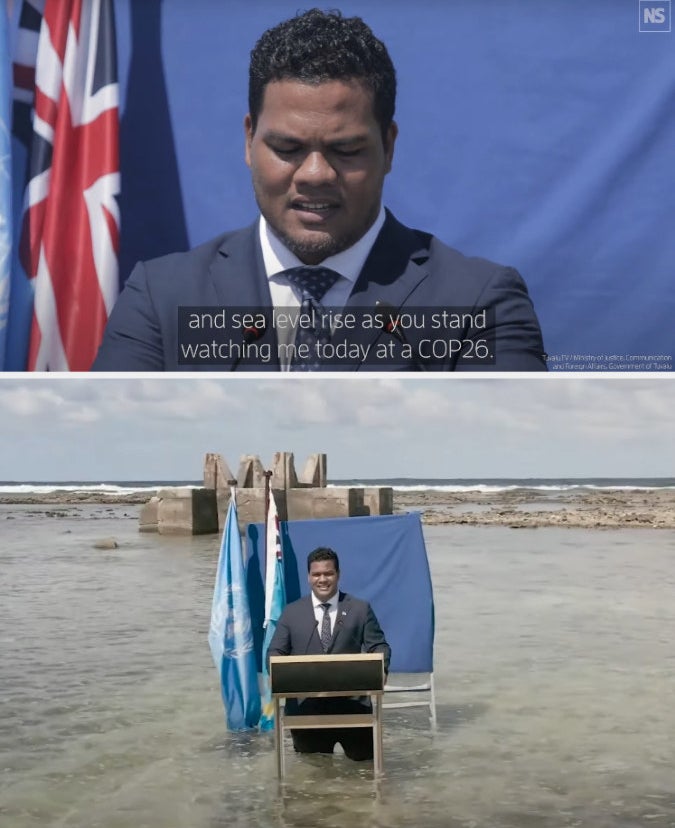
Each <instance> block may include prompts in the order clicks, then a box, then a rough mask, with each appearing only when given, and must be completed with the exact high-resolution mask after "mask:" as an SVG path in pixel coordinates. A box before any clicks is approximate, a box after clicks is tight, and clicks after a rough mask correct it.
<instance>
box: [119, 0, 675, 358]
mask: <svg viewBox="0 0 675 828" xmlns="http://www.w3.org/2000/svg"><path fill="white" fill-rule="evenodd" d="M311 5H312V4H311V3H307V4H304V6H303V4H300V6H299V5H298V3H297V0H290V2H285V0H256V2H255V3H251V2H250V0H227V2H222V0H191V2H186V1H185V0H116V14H117V26H118V41H119V54H120V81H121V93H122V114H123V117H122V144H121V152H122V176H123V180H122V205H121V206H122V227H123V229H122V251H121V274H122V278H126V276H127V275H128V274H129V271H130V269H131V267H132V265H133V263H134V262H135V261H136V260H137V259H141V258H147V257H150V256H155V255H158V254H161V253H165V252H169V251H172V250H177V249H184V248H187V247H188V246H193V245H195V244H198V243H200V242H202V241H204V240H206V239H208V238H210V237H212V236H215V235H217V234H218V233H221V232H223V231H224V230H227V229H233V228H236V227H241V226H244V225H246V224H248V223H249V222H250V221H251V220H252V219H253V218H254V217H255V216H256V213H257V210H256V205H255V202H254V200H253V196H252V192H251V186H250V179H249V173H248V169H247V168H246V166H245V164H244V158H243V127H242V121H243V117H244V115H245V113H246V111H247V103H246V94H247V69H248V55H249V52H250V49H251V48H252V47H253V45H254V43H255V41H256V39H257V38H258V37H259V36H260V34H261V33H262V32H263V30H264V29H266V28H268V27H269V26H270V25H273V24H275V23H277V22H279V21H280V20H282V19H285V18H286V17H288V16H291V15H292V14H294V13H295V12H296V10H297V9H298V8H299V7H309V6H311ZM318 5H320V6H322V7H326V8H328V7H331V6H333V7H334V6H339V7H340V8H341V10H342V11H343V13H344V14H347V15H351V14H359V15H361V16H362V17H363V18H364V19H365V20H366V22H368V23H369V24H370V25H371V27H372V28H373V30H374V31H375V33H376V34H377V35H378V36H379V37H380V38H381V39H383V40H384V41H385V43H386V44H387V46H388V48H389V50H390V52H391V55H392V58H393V60H394V62H395V64H396V67H397V71H398V77H399V96H398V107H397V116H396V117H397V121H398V124H399V127H400V136H399V139H398V143H397V147H396V155H395V158H394V168H393V171H392V173H391V174H390V175H389V176H388V179H387V182H386V185H385V202H386V204H387V205H388V206H389V207H390V208H391V209H392V211H393V212H394V213H395V214H396V215H397V217H398V218H399V219H401V220H402V221H404V222H405V223H407V224H409V225H412V226H414V227H417V228H420V229H424V230H428V231H431V232H433V233H434V234H436V235H437V236H439V237H440V238H441V239H442V240H443V241H445V242H447V243H448V244H450V245H452V246H455V247H457V248H459V249H460V250H462V251H463V252H465V253H467V254H472V255H473V254H475V255H482V256H486V257H488V258H492V259H495V260H497V261H500V262H502V263H504V264H510V265H514V266H515V267H517V268H518V269H519V270H520V271H521V273H522V274H523V276H524V277H525V279H526V281H527V283H528V285H529V287H530V291H531V294H532V297H533V299H534V303H535V307H536V309H537V312H538V314H539V317H540V321H541V324H542V329H543V332H544V340H545V344H546V350H547V351H548V352H549V354H550V355H551V361H550V363H549V365H550V367H551V368H554V369H555V368H561V367H562V368H564V367H565V363H566V362H567V363H569V365H570V366H571V367H586V368H590V369H596V368H597V369H602V368H605V367H609V366H612V364H614V365H617V364H620V365H623V364H626V362H627V360H623V361H621V360H615V361H614V363H612V362H611V361H609V360H607V359H600V358H599V359H590V360H589V359H586V360H584V359H567V358H566V356H565V355H568V356H569V357H574V356H575V355H579V356H580V357H588V356H596V357H603V356H604V357H609V356H618V357H629V356H631V355H633V356H642V355H645V356H666V357H669V358H671V360H672V357H673V354H674V352H675V333H674V331H675V325H673V319H674V318H675V290H674V288H673V284H674V281H675V233H673V232H672V222H673V215H675V175H674V166H675V152H674V150H673V147H675V40H674V38H675V34H673V33H668V32H665V31H651V32H640V31H639V23H640V16H639V11H640V4H639V0H596V2H593V3H576V2H575V3H570V2H569V0H536V1H535V0H481V2H478V0H420V1H419V2H417V3H411V2H409V0H388V2H386V3H385V2H382V0H361V2H342V3H331V4H329V6H326V5H325V4H323V3H319V4H318ZM654 5H659V4H658V3H655V4H654ZM661 5H664V4H661ZM652 28H654V26H652ZM656 28H657V29H663V28H664V27H663V26H658V25H657V26H656ZM653 362H654V363H655V364H656V363H657V362H658V361H657V360H654V361H653ZM643 363H644V364H643ZM649 363H650V361H649V360H634V365H635V366H642V367H643V368H650V367H651V366H650V364H649ZM658 364H660V365H666V366H667V365H670V367H672V361H671V362H670V363H668V361H667V360H666V361H663V360H661V361H660V362H658Z"/></svg>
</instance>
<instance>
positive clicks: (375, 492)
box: [363, 486, 394, 515]
mask: <svg viewBox="0 0 675 828" xmlns="http://www.w3.org/2000/svg"><path fill="white" fill-rule="evenodd" d="M363 506H364V509H365V513H366V514H367V515H393V514H394V490H393V489H392V488H391V486H366V488H365V489H363Z"/></svg>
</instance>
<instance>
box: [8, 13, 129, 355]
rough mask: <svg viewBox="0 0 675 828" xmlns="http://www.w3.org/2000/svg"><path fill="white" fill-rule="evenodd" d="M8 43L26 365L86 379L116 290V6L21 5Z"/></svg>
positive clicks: (118, 182) (117, 224)
mask: <svg viewBox="0 0 675 828" xmlns="http://www.w3.org/2000/svg"><path fill="white" fill-rule="evenodd" d="M17 43H18V50H17V56H16V57H15V61H14V96H15V124H14V132H15V134H16V135H17V137H19V138H20V139H22V140H23V141H24V142H25V143H26V145H27V147H28V174H27V184H26V190H25V194H24V205H23V220H22V228H21V240H20V246H19V258H20V261H21V266H22V268H23V270H24V271H25V274H26V276H27V277H28V278H29V279H30V280H31V283H32V284H33V288H34V300H33V318H32V324H31V330H30V345H29V352H28V364H27V366H26V367H27V368H28V370H34V371H54V370H56V371H87V370H89V368H90V367H91V363H92V362H93V360H94V357H95V355H96V351H97V349H98V345H99V343H100V341H101V337H102V335H103V330H104V328H105V324H106V321H107V319H108V315H109V313H110V311H111V310H112V307H113V304H114V303H115V300H116V298H117V294H118V266H117V254H118V250H119V224H120V216H119V207H118V204H117V200H116V196H117V195H118V194H119V190H120V174H119V145H118V144H119V88H118V83H117V53H116V43H115V21H114V12H113V0H23V3H22V9H21V20H20V24H19V32H18V38H17ZM31 45H33V48H32V50H31V48H30V47H31ZM22 110H23V112H22ZM29 115H30V116H31V118H30V120H28V117H29ZM10 312H11V311H10Z"/></svg>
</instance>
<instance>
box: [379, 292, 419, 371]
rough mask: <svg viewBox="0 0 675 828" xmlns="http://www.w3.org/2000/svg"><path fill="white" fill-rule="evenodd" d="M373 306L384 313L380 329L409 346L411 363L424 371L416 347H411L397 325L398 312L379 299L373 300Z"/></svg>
mask: <svg viewBox="0 0 675 828" xmlns="http://www.w3.org/2000/svg"><path fill="white" fill-rule="evenodd" d="M375 307H376V308H377V310H378V311H380V312H381V313H382V314H383V315H384V321H383V322H382V330H383V331H384V332H385V333H388V334H389V335H390V336H393V337H394V339H396V340H398V342H400V343H401V345H407V346H408V347H409V348H410V353H411V356H412V362H413V365H414V366H415V367H416V368H417V370H418V371H426V370H427V367H426V365H424V363H423V362H421V360H420V356H419V354H418V353H417V349H413V347H412V345H411V344H410V343H409V342H408V340H407V338H406V335H405V334H404V333H403V330H402V329H401V328H399V326H398V312H397V310H396V308H395V307H394V306H393V305H390V304H389V303H388V302H382V301H380V300H379V299H378V300H377V301H376V302H375Z"/></svg>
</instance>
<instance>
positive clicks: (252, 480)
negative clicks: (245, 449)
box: [237, 454, 265, 489]
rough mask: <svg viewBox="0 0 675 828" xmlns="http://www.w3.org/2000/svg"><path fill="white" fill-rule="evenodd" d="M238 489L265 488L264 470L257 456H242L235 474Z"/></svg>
mask: <svg viewBox="0 0 675 828" xmlns="http://www.w3.org/2000/svg"><path fill="white" fill-rule="evenodd" d="M237 486H238V488H239V489H259V488H264V486H265V469H264V468H263V464H262V463H261V462H260V458H259V457H258V455H257V454H244V455H242V458H241V460H240V461H239V470H238V472H237Z"/></svg>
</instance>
